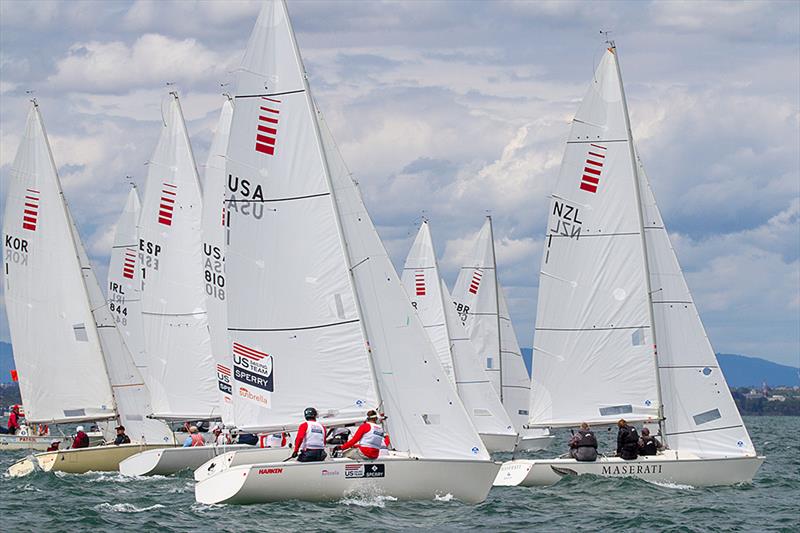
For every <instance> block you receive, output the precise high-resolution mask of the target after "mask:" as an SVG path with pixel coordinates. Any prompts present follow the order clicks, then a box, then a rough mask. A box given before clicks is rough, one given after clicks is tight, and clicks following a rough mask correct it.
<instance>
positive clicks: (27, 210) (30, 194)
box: [22, 189, 40, 231]
mask: <svg viewBox="0 0 800 533" xmlns="http://www.w3.org/2000/svg"><path fill="white" fill-rule="evenodd" d="M39 195H40V193H39V191H37V190H36V189H26V191H25V207H23V211H22V229H27V230H30V231H36V224H37V223H38V220H39Z"/></svg>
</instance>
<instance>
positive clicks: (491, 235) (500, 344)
mask: <svg viewBox="0 0 800 533" xmlns="http://www.w3.org/2000/svg"><path fill="white" fill-rule="evenodd" d="M486 218H488V219H489V240H490V241H491V243H492V269H493V271H494V310H495V314H496V315H497V360H498V363H499V365H500V403H502V402H503V342H502V340H501V336H502V333H501V332H500V283H499V280H498V279H497V256H496V255H495V251H494V226H493V225H492V215H486Z"/></svg>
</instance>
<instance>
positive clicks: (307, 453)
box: [292, 407, 328, 463]
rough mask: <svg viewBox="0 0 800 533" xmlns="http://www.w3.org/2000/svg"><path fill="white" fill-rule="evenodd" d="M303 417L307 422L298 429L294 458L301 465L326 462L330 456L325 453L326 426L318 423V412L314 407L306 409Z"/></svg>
mask: <svg viewBox="0 0 800 533" xmlns="http://www.w3.org/2000/svg"><path fill="white" fill-rule="evenodd" d="M303 416H304V417H305V419H306V421H305V422H303V423H302V424H300V427H298V428H297V437H296V438H295V439H294V453H292V457H297V460H298V461H300V462H301V463H309V462H312V461H324V460H325V458H326V457H327V456H328V454H327V453H325V426H323V425H322V424H320V423H319V422H317V410H316V409H314V408H313V407H306V410H305V411H303Z"/></svg>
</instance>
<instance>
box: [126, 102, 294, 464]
mask: <svg viewBox="0 0 800 533" xmlns="http://www.w3.org/2000/svg"><path fill="white" fill-rule="evenodd" d="M232 115H233V105H232V103H231V101H230V99H226V100H225V102H224V103H223V105H222V110H221V112H220V117H219V122H218V124H217V130H216V132H215V133H214V138H213V139H212V142H211V147H210V149H209V153H208V160H207V163H206V171H205V180H204V184H203V185H204V187H203V208H202V217H201V221H202V227H203V244H202V246H203V280H204V283H205V287H204V290H205V294H206V306H207V307H206V309H207V312H208V330H209V334H210V342H211V345H210V346H211V350H212V352H213V355H214V361H215V372H214V376H216V389H217V404H218V406H219V414H220V418H221V419H222V423H223V424H225V425H226V426H229V427H230V426H233V425H234V422H233V401H232V398H231V393H232V390H233V388H232V386H233V378H232V375H231V357H230V354H229V351H228V331H227V302H226V300H225V295H226V291H227V290H228V288H227V287H226V286H225V263H224V261H225V251H224V250H225V246H224V238H225V218H226V216H225V212H224V210H223V207H224V198H225V151H226V149H227V147H228V137H229V135H230V126H231V116H232ZM246 448H252V446H248V445H245V444H230V445H220V446H216V445H215V446H195V447H187V448H183V447H181V448H169V449H159V450H147V451H144V452H142V453H139V454H136V455H134V456H131V457H129V458H128V459H126V460H125V461H123V462H122V463H121V464H120V465H119V470H120V473H122V474H123V475H126V476H146V475H162V476H163V475H170V474H175V473H177V472H180V471H182V470H187V469H191V470H194V469H196V468H198V467H199V466H200V465H202V464H203V463H205V462H206V461H209V460H212V459H214V458H215V457H217V456H218V455H220V454H223V453H227V452H230V451H232V450H240V449H246ZM284 454H285V452H284Z"/></svg>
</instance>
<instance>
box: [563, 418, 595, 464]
mask: <svg viewBox="0 0 800 533" xmlns="http://www.w3.org/2000/svg"><path fill="white" fill-rule="evenodd" d="M569 456H570V457H572V458H573V459H575V460H577V461H595V460H597V437H595V436H594V432H593V431H592V430H591V429H589V424H587V423H586V422H582V423H581V428H580V429H579V430H578V432H577V433H575V434H574V435H572V438H571V439H570V440H569Z"/></svg>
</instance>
